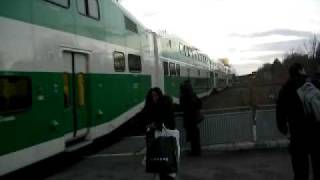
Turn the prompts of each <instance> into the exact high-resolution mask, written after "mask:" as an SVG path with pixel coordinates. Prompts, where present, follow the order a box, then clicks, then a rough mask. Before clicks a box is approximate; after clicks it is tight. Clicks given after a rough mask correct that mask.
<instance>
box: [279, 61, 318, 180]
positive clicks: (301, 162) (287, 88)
mask: <svg viewBox="0 0 320 180" xmlns="http://www.w3.org/2000/svg"><path fill="white" fill-rule="evenodd" d="M289 74H290V78H289V80H288V81H287V82H286V83H285V84H284V86H283V87H282V89H281V90H280V92H279V96H278V101H277V107H276V118H277V125H278V129H279V131H280V132H281V133H282V134H284V135H287V134H288V133H289V134H290V147H289V152H290V155H291V160H292V167H293V171H294V179H295V180H307V179H308V178H309V167H308V166H309V156H310V158H311V163H312V169H313V177H314V179H315V180H320V175H319V173H320V169H319V168H320V164H319V163H320V161H319V153H320V151H319V150H317V149H318V146H319V145H318V142H319V140H320V139H319V137H320V136H319V133H320V132H319V131H318V130H317V128H316V127H317V123H319V122H316V121H315V120H314V119H313V118H310V117H309V116H307V115H306V113H305V109H304V104H303V103H302V101H301V98H300V96H299V93H298V92H299V88H300V87H302V86H303V85H304V84H305V83H306V81H307V75H306V73H305V70H304V68H303V66H302V65H301V64H297V63H295V64H293V65H292V66H291V67H290V68H289ZM318 88H319V87H318ZM319 108H320V107H319Z"/></svg>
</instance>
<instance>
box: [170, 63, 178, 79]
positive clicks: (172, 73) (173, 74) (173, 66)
mask: <svg viewBox="0 0 320 180" xmlns="http://www.w3.org/2000/svg"><path fill="white" fill-rule="evenodd" d="M169 69H170V76H175V75H176V74H177V72H176V66H175V64H174V63H169Z"/></svg>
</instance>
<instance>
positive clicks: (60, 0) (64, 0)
mask: <svg viewBox="0 0 320 180" xmlns="http://www.w3.org/2000/svg"><path fill="white" fill-rule="evenodd" d="M45 1H47V2H49V3H52V4H55V5H58V6H61V7H64V8H69V6H70V1H69V0H45Z"/></svg>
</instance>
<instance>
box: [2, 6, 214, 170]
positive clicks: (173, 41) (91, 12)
mask: <svg viewBox="0 0 320 180" xmlns="http://www.w3.org/2000/svg"><path fill="white" fill-rule="evenodd" d="M0 27H1V28H0V39H1V43H0V142H1V145H0V176H1V175H4V174H7V173H9V172H12V171H14V170H17V169H19V168H22V167H24V166H27V165H30V164H32V163H34V162H37V161H40V160H42V159H45V158H48V157H50V156H53V155H55V154H58V153H61V152H64V151H72V150H74V149H77V148H80V147H82V146H85V145H87V144H89V143H91V142H92V141H93V140H95V139H96V138H98V137H101V136H104V135H106V134H108V133H110V132H111V131H113V130H114V129H116V128H118V127H119V126H120V125H121V124H123V123H124V122H126V121H127V120H128V119H130V118H131V117H133V116H134V115H135V114H136V113H137V112H138V111H139V110H140V109H141V108H142V107H143V105H144V97H145V95H146V93H147V91H148V90H149V89H150V88H151V87H154V86H158V87H160V88H161V89H163V90H164V92H165V93H166V94H168V95H171V96H173V97H174V99H177V98H178V96H179V85H180V83H181V82H182V81H184V80H186V79H190V81H191V82H192V84H193V86H194V87H195V90H196V92H197V94H198V95H200V96H204V95H207V94H209V93H210V92H211V91H212V89H213V88H214V83H213V82H215V79H214V72H215V70H213V69H211V68H210V62H211V60H210V59H209V58H208V56H207V55H205V54H203V53H201V52H200V51H199V50H198V49H196V48H194V47H193V46H191V45H189V44H188V43H186V42H184V41H182V40H181V39H179V38H176V37H169V36H159V35H157V34H156V33H153V32H150V31H149V30H147V28H145V27H143V26H142V25H141V24H140V23H138V21H136V20H135V18H134V17H133V16H131V15H130V14H129V13H128V12H127V11H125V10H124V9H123V8H122V7H121V6H120V5H119V4H118V3H117V2H116V1H113V0H23V1H22V0H1V2H0Z"/></svg>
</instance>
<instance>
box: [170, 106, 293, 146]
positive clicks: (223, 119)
mask: <svg viewBox="0 0 320 180" xmlns="http://www.w3.org/2000/svg"><path fill="white" fill-rule="evenodd" d="M274 107H275V106H274V105H263V106H258V107H257V108H256V109H255V110H254V109H252V108H250V107H248V106H245V107H236V108H225V109H212V110H204V111H202V113H203V114H204V117H205V119H204V120H203V121H202V122H201V123H200V124H199V129H200V138H201V145H202V146H212V145H220V144H235V143H242V142H252V143H254V144H255V145H256V146H263V145H268V144H270V142H274V141H282V140H284V141H286V140H287V138H286V137H285V136H283V135H281V133H280V132H279V131H278V129H277V124H276V118H275V108H274ZM181 115H182V114H179V115H178V116H177V118H176V124H177V128H178V129H179V130H180V137H181V145H182V147H188V143H187V141H186V132H185V129H184V128H183V119H182V116H181Z"/></svg>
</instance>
